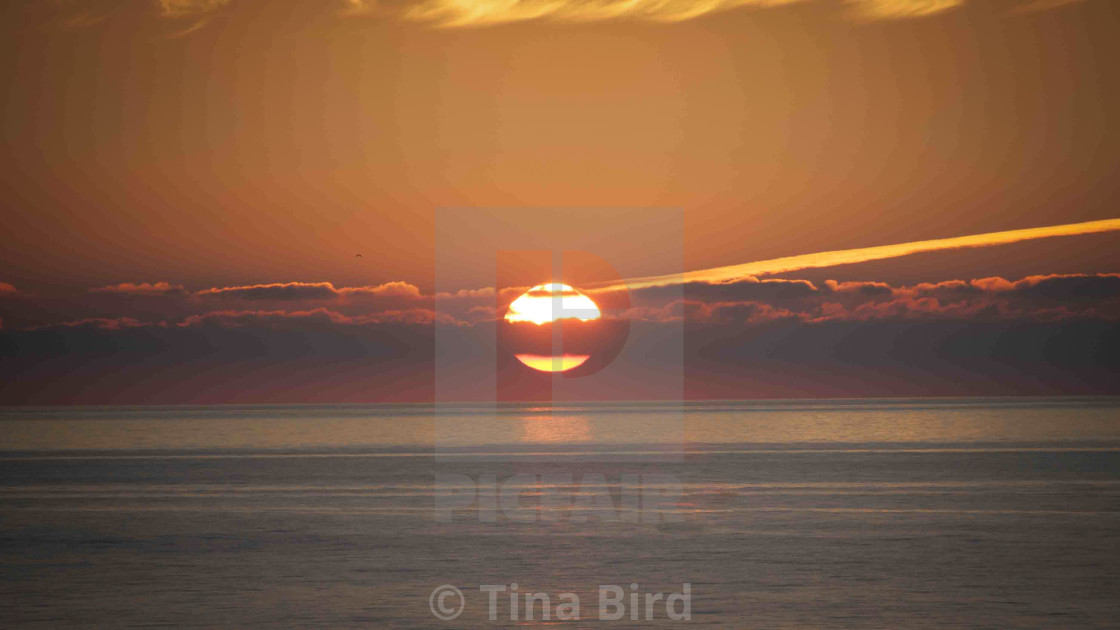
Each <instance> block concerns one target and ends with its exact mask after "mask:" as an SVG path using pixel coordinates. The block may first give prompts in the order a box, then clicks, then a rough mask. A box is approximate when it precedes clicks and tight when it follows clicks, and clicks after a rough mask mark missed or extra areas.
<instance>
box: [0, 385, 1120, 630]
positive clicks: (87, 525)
mask: <svg viewBox="0 0 1120 630" xmlns="http://www.w3.org/2000/svg"><path fill="white" fill-rule="evenodd" d="M514 583H516V584H517V585H518V589H519V590H518V593H517V596H518V607H517V609H514V608H512V607H511V604H510V602H509V593H510V592H511V591H512V589H513V587H512V585H513V584H514ZM632 584H633V585H635V586H634V587H633V588H632V587H631V585H632ZM685 584H687V585H688V592H689V598H688V602H689V605H688V610H687V612H688V614H689V617H690V618H689V619H687V620H675V619H671V618H669V615H668V612H667V611H666V610H665V608H664V603H663V602H664V598H660V599H657V600H655V601H653V603H651V605H650V607H649V608H648V609H647V607H646V606H645V598H646V596H647V595H651V596H652V594H655V593H662V594H663V596H664V597H668V595H669V594H671V593H681V594H682V595H683V590H684V588H685V587H684V585H685ZM444 585H448V586H455V587H456V588H458V589H459V592H461V593H462V599H461V600H456V597H457V595H455V594H452V595H449V596H447V597H446V598H445V597H443V596H435V597H433V595H432V593H433V590H435V589H437V587H441V586H444ZM480 585H500V586H502V587H503V588H505V589H506V590H505V591H504V592H502V593H501V594H498V595H496V596H495V597H496V600H495V601H496V607H495V617H496V618H495V619H493V620H491V619H490V618H489V613H490V607H489V600H488V597H489V596H488V594H487V593H486V592H483V591H480V590H479V587H480ZM600 585H617V586H619V587H620V588H621V589H622V591H624V592H625V594H626V598H625V601H624V603H625V604H630V603H631V600H630V599H629V594H630V593H631V592H633V593H634V594H635V597H636V598H637V600H636V601H637V602H638V603H639V605H638V606H636V607H635V606H629V605H628V606H627V607H626V610H625V613H624V616H623V618H622V619H619V620H600V619H598V617H599V605H600V597H599V587H600ZM444 590H445V594H446V592H447V591H446V589H444ZM525 593H530V594H531V593H541V594H544V595H547V596H549V600H550V602H549V605H548V606H547V607H546V606H544V605H543V604H541V602H542V601H543V600H542V599H540V598H538V599H535V600H533V619H532V620H528V619H527V618H526V615H527V612H526V605H525V603H524V601H523V600H522V599H521V597H520V596H522V595H524V594H525ZM564 593H573V594H575V595H576V596H578V598H579V602H580V607H579V620H571V621H560V620H558V619H557V618H556V617H557V615H558V614H559V613H560V612H561V609H559V608H557V604H559V603H560V602H561V601H564V600H563V598H562V594H564ZM568 601H570V600H568ZM683 601H684V600H683V599H681V598H678V599H677V600H676V601H675V603H674V609H673V612H674V613H677V614H683V613H684V612H685V609H684V604H683ZM546 608H548V609H549V610H550V616H551V617H552V618H551V619H550V620H549V621H543V620H542V616H543V614H544V609H546ZM456 611H457V612H458V616H457V617H456V618H455V619H452V620H448V621H443V620H441V619H439V618H438V617H437V613H438V614H442V615H450V614H452V613H454V612H456ZM615 611H616V609H615V608H610V609H609V610H608V613H613V612H615ZM565 612H567V613H569V614H570V612H571V610H570V609H568V610H567V611H565ZM647 612H651V613H652V614H651V615H650V618H649V619H647V618H646V614H647ZM635 617H636V618H635ZM535 625H553V626H560V627H572V628H579V627H604V628H612V627H617V628H645V627H671V628H687V627H698V628H891V629H906V628H1106V627H1113V628H1116V627H1120V399H1110V398H1093V399H1075V398H1034V399H992V398H988V399H937V400H874V401H872V400H831V401H765V402H735V401H727V402H693V403H684V404H679V403H678V404H662V403H611V404H574V403H566V404H554V405H540V404H501V405H497V406H471V405H461V406H440V407H438V408H435V407H433V406H431V405H338V406H284V407H266V406H215V407H98V408H8V409H0V626H3V627H22V626H38V627H60V626H83V627H106V628H121V627H152V626H186V627H244V626H268V627H288V628H314V627H330V628H338V627H365V628H429V627H431V628H449V627H455V628H461V627H482V628H488V627H522V626H535Z"/></svg>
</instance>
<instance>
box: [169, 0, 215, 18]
mask: <svg viewBox="0 0 1120 630" xmlns="http://www.w3.org/2000/svg"><path fill="white" fill-rule="evenodd" d="M229 3H230V0H156V5H157V6H158V7H159V12H160V15H162V16H163V17H168V18H184V17H198V16H200V15H206V14H209V13H213V12H215V11H218V10H219V9H223V8H225V7H226V6H227V5H228V4H229Z"/></svg>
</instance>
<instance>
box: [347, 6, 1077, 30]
mask: <svg viewBox="0 0 1120 630" xmlns="http://www.w3.org/2000/svg"><path fill="white" fill-rule="evenodd" d="M970 1H972V2H976V0H835V2H834V4H835V5H837V6H838V7H839V8H840V12H841V13H842V14H845V15H846V16H847V17H849V18H851V19H854V20H858V21H883V20H904V19H914V18H923V17H929V16H933V15H938V14H941V13H945V12H947V11H949V10H952V9H955V8H957V7H960V6H963V5H965V4H967V3H968V2H970ZM1075 1H1078V0H1020V4H1021V5H1022V7H1023V9H1022V10H1029V11H1042V10H1046V9H1051V8H1055V7H1058V6H1062V5H1065V4H1069V3H1071V2H1075ZM803 2H805V0H417V1H415V2H409V3H406V4H405V5H404V8H402V9H400V10H399V11H400V15H401V16H402V17H404V18H405V19H409V20H417V21H424V22H432V23H435V24H436V25H438V26H441V27H447V28H454V27H472V26H489V25H494V24H505V23H510V22H524V21H528V20H551V21H557V22H600V21H606V20H621V19H628V20H647V21H655V22H683V21H685V20H691V19H694V18H698V17H701V16H704V15H709V14H712V13H717V12H721V11H728V10H732V9H743V8H773V7H781V6H788V5H794V4H801V3H803ZM347 4H348V7H349V9H348V10H347V11H344V13H357V14H361V13H368V11H362V10H360V8H364V7H365V6H366V5H367V4H368V3H366V2H363V1H362V0H349V1H348V3H347Z"/></svg>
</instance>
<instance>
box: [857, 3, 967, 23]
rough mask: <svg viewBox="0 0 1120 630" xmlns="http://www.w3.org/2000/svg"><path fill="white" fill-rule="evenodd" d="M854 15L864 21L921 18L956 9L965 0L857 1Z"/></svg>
mask: <svg viewBox="0 0 1120 630" xmlns="http://www.w3.org/2000/svg"><path fill="white" fill-rule="evenodd" d="M849 4H850V5H851V6H852V15H853V16H854V17H855V18H856V19H862V20H898V19H906V18H919V17H926V16H930V15H936V14H938V13H944V12H945V11H948V10H950V9H955V8H957V7H959V6H961V5H962V4H964V0H855V1H854V2H849Z"/></svg>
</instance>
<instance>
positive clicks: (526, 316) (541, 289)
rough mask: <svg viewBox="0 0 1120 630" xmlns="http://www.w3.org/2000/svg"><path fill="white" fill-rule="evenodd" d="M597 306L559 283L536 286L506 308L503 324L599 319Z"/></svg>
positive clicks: (589, 299)
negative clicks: (504, 322) (505, 322)
mask: <svg viewBox="0 0 1120 630" xmlns="http://www.w3.org/2000/svg"><path fill="white" fill-rule="evenodd" d="M600 315H601V314H600V313H599V307H598V306H595V302H593V301H592V300H591V298H589V297H587V296H586V295H584V294H582V293H580V292H579V291H576V290H575V289H573V288H572V287H570V286H568V285H566V284H561V283H559V282H550V283H548V284H538V285H537V286H535V287H533V288H532V289H529V290H528V291H526V292H524V293H522V294H521V295H520V296H519V297H518V298H517V299H516V300H514V301H513V302H512V303H510V305H509V310H507V311H506V321H507V322H533V323H534V324H537V325H540V324H547V323H549V322H554V321H556V320H558V319H578V320H581V321H585V322H586V321H590V320H592V319H599V317H600Z"/></svg>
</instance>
